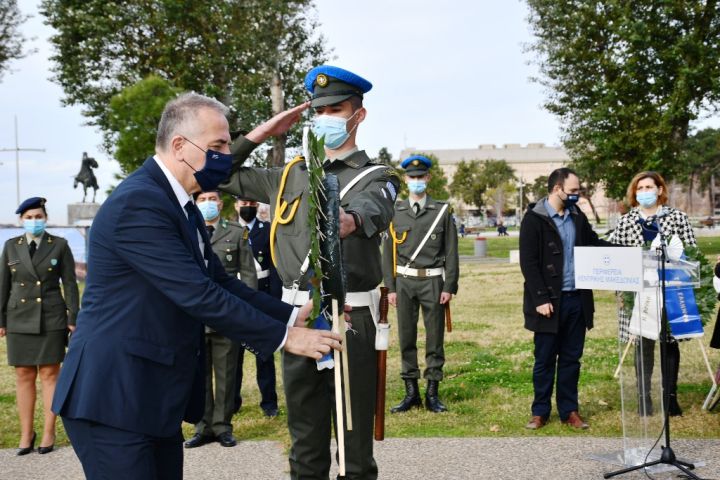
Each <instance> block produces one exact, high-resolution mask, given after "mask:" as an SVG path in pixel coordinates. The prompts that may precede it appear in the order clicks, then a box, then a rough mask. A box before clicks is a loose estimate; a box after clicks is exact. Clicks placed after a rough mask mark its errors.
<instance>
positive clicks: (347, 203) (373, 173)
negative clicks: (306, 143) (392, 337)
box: [222, 65, 399, 480]
mask: <svg viewBox="0 0 720 480" xmlns="http://www.w3.org/2000/svg"><path fill="white" fill-rule="evenodd" d="M305 87H306V88H307V89H308V91H310V93H311V94H312V101H311V102H310V106H311V107H312V108H313V109H314V111H315V116H314V118H313V127H312V128H313V131H314V133H315V135H317V136H318V137H323V138H324V139H325V153H326V155H327V160H326V162H325V164H324V165H323V168H324V169H325V171H326V172H328V173H333V174H335V175H337V177H338V181H339V183H340V189H341V192H340V197H341V200H340V204H341V207H342V209H341V212H340V217H341V218H340V223H341V225H340V238H342V239H343V244H342V246H343V266H344V269H345V274H346V278H347V291H348V293H347V304H348V305H350V306H352V312H351V314H350V315H351V320H352V328H353V329H354V332H353V333H352V334H348V337H347V342H346V344H345V345H343V347H344V348H347V351H348V357H349V369H348V370H349V374H350V384H351V386H352V387H351V391H350V393H351V396H352V398H351V402H352V414H353V430H352V431H345V450H346V459H345V466H346V476H345V478H348V479H350V478H352V479H363V480H373V479H376V478H377V476H378V469H377V464H376V463H375V459H374V458H373V419H374V406H375V393H376V392H375V388H376V376H377V372H376V370H377V352H376V351H375V332H376V326H375V322H376V321H377V320H378V316H379V292H378V290H377V286H378V284H379V283H380V281H381V280H382V266H381V260H380V234H381V233H382V232H383V231H385V230H386V229H387V227H388V226H389V225H390V221H391V220H392V216H393V205H394V203H395V197H396V194H397V193H396V192H397V189H398V187H399V179H398V178H397V176H396V175H395V172H394V170H393V169H392V168H388V167H387V166H386V165H380V164H375V163H373V162H372V161H371V160H370V158H369V157H368V156H367V154H366V153H365V151H363V150H359V149H358V147H357V145H356V143H355V139H356V135H357V131H358V126H359V125H360V124H361V123H362V122H363V120H365V117H366V115H367V111H366V110H365V108H364V107H363V95H364V94H365V93H366V92H368V91H369V90H370V89H371V88H372V84H371V83H370V82H368V81H367V80H365V79H363V78H361V77H359V76H357V75H355V74H354V73H351V72H349V71H347V70H343V69H341V68H337V67H331V66H327V65H324V66H320V67H316V68H313V69H312V70H310V72H308V74H307V76H306V77H305ZM307 107H308V105H307V104H303V105H300V106H298V107H295V108H293V109H291V110H288V111H286V112H283V113H281V114H279V115H277V116H275V117H274V118H272V119H271V120H269V121H268V122H266V123H264V124H262V125H260V126H259V127H257V128H256V129H255V130H253V131H252V132H250V133H249V134H248V135H247V137H245V138H240V139H239V140H238V141H236V142H235V143H234V144H233V145H232V148H231V151H232V152H233V154H234V155H235V158H234V161H233V174H232V176H231V178H230V180H229V181H228V182H227V183H226V184H225V185H223V187H222V188H224V189H226V190H228V191H229V192H230V193H232V194H234V195H240V196H243V197H246V198H253V199H255V200H258V201H260V202H265V203H269V204H271V206H272V208H274V211H273V215H272V218H273V225H272V232H271V247H272V248H271V255H272V258H273V262H274V263H275V266H276V267H277V270H278V274H279V275H280V279H281V280H282V282H283V301H285V302H287V303H290V304H292V305H297V304H303V303H304V302H306V301H307V300H308V290H309V286H310V284H309V277H310V275H309V272H308V271H307V270H308V267H307V259H308V253H309V250H310V230H309V225H308V211H309V206H308V201H307V199H308V188H309V185H308V173H307V168H306V166H305V162H304V161H302V160H303V159H302V157H298V158H299V159H295V160H293V161H292V162H290V163H288V164H287V165H286V166H285V168H283V169H272V170H266V169H257V168H247V167H241V165H242V163H243V162H244V161H245V159H246V158H247V157H248V155H249V154H250V152H252V150H253V149H254V148H255V147H256V146H257V145H258V143H260V142H263V141H264V140H265V139H266V138H268V137H269V136H271V135H278V134H281V133H283V132H285V131H287V130H288V129H289V128H290V127H291V126H292V124H293V123H295V122H296V121H298V120H299V119H300V116H301V115H302V112H303V111H304V110H305V109H307ZM282 364H283V380H284V386H285V396H286V400H287V409H288V426H289V429H290V439H291V448H290V477H291V478H292V479H325V480H327V478H328V476H329V473H330V432H331V430H330V425H331V421H332V417H333V406H334V400H333V372H332V371H331V370H327V369H326V370H322V371H318V369H317V365H316V362H315V361H313V360H307V361H306V359H303V358H301V357H299V356H296V355H283V358H282Z"/></svg>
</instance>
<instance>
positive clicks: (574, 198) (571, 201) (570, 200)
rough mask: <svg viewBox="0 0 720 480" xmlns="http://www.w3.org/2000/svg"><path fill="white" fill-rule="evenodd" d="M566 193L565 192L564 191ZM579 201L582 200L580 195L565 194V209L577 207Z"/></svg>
mask: <svg viewBox="0 0 720 480" xmlns="http://www.w3.org/2000/svg"><path fill="white" fill-rule="evenodd" d="M563 193H565V191H563ZM578 200H580V195H579V194H577V193H565V199H564V200H563V204H564V205H565V207H566V208H567V207H572V206H573V205H575V204H576V203H577V202H578Z"/></svg>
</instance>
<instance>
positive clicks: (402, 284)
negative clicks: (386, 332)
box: [395, 276, 445, 381]
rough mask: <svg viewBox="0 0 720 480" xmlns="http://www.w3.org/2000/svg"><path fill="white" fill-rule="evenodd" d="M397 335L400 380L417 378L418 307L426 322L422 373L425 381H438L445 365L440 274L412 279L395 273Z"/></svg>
mask: <svg viewBox="0 0 720 480" xmlns="http://www.w3.org/2000/svg"><path fill="white" fill-rule="evenodd" d="M395 286H396V290H397V317H398V335H399V337H400V355H401V358H402V371H401V372H400V376H401V377H402V378H403V379H409V378H420V368H419V367H418V358H417V332H418V319H419V313H420V309H422V312H423V321H424V323H425V372H424V377H425V378H426V379H428V380H437V381H441V380H442V379H443V371H442V369H443V366H444V365H445V347H444V341H445V306H444V305H441V304H440V293H442V287H443V279H442V277H441V276H437V277H430V278H415V277H407V278H405V277H402V276H398V278H397V279H396V282H395Z"/></svg>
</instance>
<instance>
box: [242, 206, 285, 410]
mask: <svg viewBox="0 0 720 480" xmlns="http://www.w3.org/2000/svg"><path fill="white" fill-rule="evenodd" d="M257 208H258V202H255V201H253V200H248V199H244V198H238V199H237V201H236V202H235V210H236V211H237V212H238V222H239V223H240V224H241V225H244V226H245V227H247V228H248V230H249V243H250V247H251V248H252V253H253V257H254V258H255V270H256V273H257V284H258V290H260V291H261V292H265V293H267V294H269V295H272V296H273V297H275V298H282V282H281V281H280V277H279V276H278V273H277V269H276V268H275V266H274V265H273V264H272V259H271V258H270V222H263V221H262V220H260V219H259V218H257ZM244 358H245V350H244V349H241V350H240V355H239V356H238V368H237V381H236V382H235V411H236V412H237V411H238V410H240V407H241V406H242V396H241V394H240V389H241V388H242V378H243V361H244ZM255 367H256V371H257V373H256V380H257V385H258V389H259V390H260V397H261V400H260V408H262V410H263V413H265V416H266V417H269V418H273V417H277V414H278V403H277V402H278V401H277V391H276V389H275V360H274V358H270V359H268V360H264V359H262V358H260V357H255Z"/></svg>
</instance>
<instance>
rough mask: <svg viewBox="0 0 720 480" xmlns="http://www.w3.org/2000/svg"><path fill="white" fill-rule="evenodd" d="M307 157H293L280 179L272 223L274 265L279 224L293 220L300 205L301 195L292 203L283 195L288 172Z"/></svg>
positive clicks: (271, 236) (271, 255)
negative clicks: (286, 212)
mask: <svg viewBox="0 0 720 480" xmlns="http://www.w3.org/2000/svg"><path fill="white" fill-rule="evenodd" d="M304 161H305V157H302V156H297V157H295V158H293V159H292V161H291V162H290V163H288V164H287V165H285V169H283V173H282V178H281V179H280V189H279V190H278V194H277V199H276V200H275V214H274V215H273V221H272V223H271V224H270V258H271V259H272V262H273V265H277V262H276V261H275V234H276V231H277V226H278V224H280V225H287V224H288V223H290V222H292V221H293V218H295V213H296V212H297V209H298V206H299V205H300V197H298V198H296V199H295V200H293V201H292V204H289V203H288V202H286V201H285V200H283V198H282V196H283V193H285V182H286V181H287V177H288V174H289V173H290V169H291V168H292V167H294V166H295V164H297V163H300V162H304ZM288 205H290V212H289V213H288V214H287V216H283V215H285V211H286V210H287V208H288Z"/></svg>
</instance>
